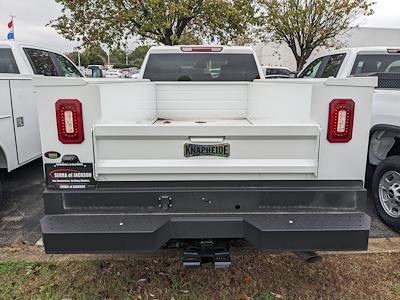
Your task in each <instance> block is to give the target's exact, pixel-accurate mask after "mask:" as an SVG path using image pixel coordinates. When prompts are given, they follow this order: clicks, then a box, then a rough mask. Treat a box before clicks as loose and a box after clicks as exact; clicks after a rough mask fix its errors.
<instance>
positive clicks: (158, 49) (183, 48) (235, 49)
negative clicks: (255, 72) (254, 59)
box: [149, 45, 254, 54]
mask: <svg viewBox="0 0 400 300" xmlns="http://www.w3.org/2000/svg"><path fill="white" fill-rule="evenodd" d="M207 49H211V50H210V51H205V50H207ZM196 50H197V51H196ZM183 52H214V53H240V54H253V53H254V50H253V48H251V47H249V46H222V45H175V46H153V47H151V48H150V50H149V54H152V53H183Z"/></svg>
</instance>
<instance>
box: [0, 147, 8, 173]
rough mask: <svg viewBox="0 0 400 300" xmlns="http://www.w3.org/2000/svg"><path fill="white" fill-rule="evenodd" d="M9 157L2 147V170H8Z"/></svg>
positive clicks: (0, 165) (0, 153)
mask: <svg viewBox="0 0 400 300" xmlns="http://www.w3.org/2000/svg"><path fill="white" fill-rule="evenodd" d="M7 168H8V165H7V155H6V153H5V151H4V150H3V147H2V146H1V145H0V169H7Z"/></svg>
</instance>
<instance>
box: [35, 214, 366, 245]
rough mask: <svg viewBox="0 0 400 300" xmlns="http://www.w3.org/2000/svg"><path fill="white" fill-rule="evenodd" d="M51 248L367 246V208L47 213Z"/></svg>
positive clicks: (45, 220) (45, 235) (46, 237)
mask: <svg viewBox="0 0 400 300" xmlns="http://www.w3.org/2000/svg"><path fill="white" fill-rule="evenodd" d="M41 225H42V231H43V239H44V244H45V249H46V252H47V253H108V252H109V253H111V252H129V251H137V252H148V251H156V250H158V249H159V248H160V247H161V246H162V245H164V244H165V243H166V242H168V241H169V240H171V239H178V240H182V239H238V238H243V239H245V240H247V241H249V242H250V243H251V244H253V245H254V246H255V247H256V248H258V249H262V250H282V251H283V250H290V251H311V250H314V251H315V250H366V249H367V247H368V234H369V228H370V218H369V217H368V216H367V215H366V214H364V213H325V214H323V213H264V214H249V215H222V214H221V215H214V216H212V215H211V216H210V215H208V216H205V215H190V216H188V215H170V216H165V215H129V214H128V215H125V214H123V215H48V216H45V217H44V218H43V219H42V221H41Z"/></svg>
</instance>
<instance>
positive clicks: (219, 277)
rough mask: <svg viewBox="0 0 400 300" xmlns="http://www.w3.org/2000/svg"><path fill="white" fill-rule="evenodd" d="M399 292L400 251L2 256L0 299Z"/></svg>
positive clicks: (390, 295)
mask: <svg viewBox="0 0 400 300" xmlns="http://www.w3.org/2000/svg"><path fill="white" fill-rule="evenodd" d="M63 298H71V299H74V300H75V299H79V300H80V299H90V300H92V299H143V300H144V299H167V300H171V299H175V300H179V299H190V300H192V299H194V300H196V299H227V300H231V299H241V300H246V299H254V300H272V299H281V298H282V299H399V298H400V257H399V254H397V253H389V254H368V255H367V254H363V255H346V256H344V255H340V256H335V255H329V256H324V260H323V262H322V263H320V264H316V265H307V264H304V263H303V262H301V261H300V260H299V259H298V258H297V257H295V256H292V255H267V254H259V255H257V254H250V255H247V256H235V257H234V261H233V267H232V268H230V269H226V270H212V269H200V270H182V269H181V267H180V261H179V258H174V257H157V258H156V259H155V258H132V259H125V260H94V261H87V260H86V261H71V260H62V261H55V262H42V263H41V262H35V263H32V262H25V261H9V262H4V263H0V299H2V300H3V299H5V300H6V299H63Z"/></svg>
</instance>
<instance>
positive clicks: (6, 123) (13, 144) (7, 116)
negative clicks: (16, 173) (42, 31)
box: [0, 41, 54, 171]
mask: <svg viewBox="0 0 400 300" xmlns="http://www.w3.org/2000/svg"><path fill="white" fill-rule="evenodd" d="M25 46H26V47H31V48H35V49H43V50H49V49H44V48H42V47H36V46H30V45H25V44H21V43H17V42H8V41H0V48H8V49H11V51H12V53H13V56H14V59H15V61H16V64H17V66H18V70H19V72H20V74H1V73H0V100H1V101H0V168H6V169H7V170H8V171H12V170H14V169H16V168H18V167H19V166H22V165H24V164H26V163H28V162H30V161H32V160H34V159H36V158H38V157H40V156H41V153H42V151H41V144H40V134H39V122H38V115H37V102H36V95H35V94H34V87H33V78H34V77H39V76H37V75H34V71H33V69H32V67H31V65H30V63H29V61H28V58H27V56H26V55H25V52H24V50H23V47H25ZM49 51H52V50H49ZM53 52H54V51H53ZM19 117H22V118H23V121H24V126H17V118H19ZM3 153H4V157H3V155H2V154H3Z"/></svg>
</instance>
